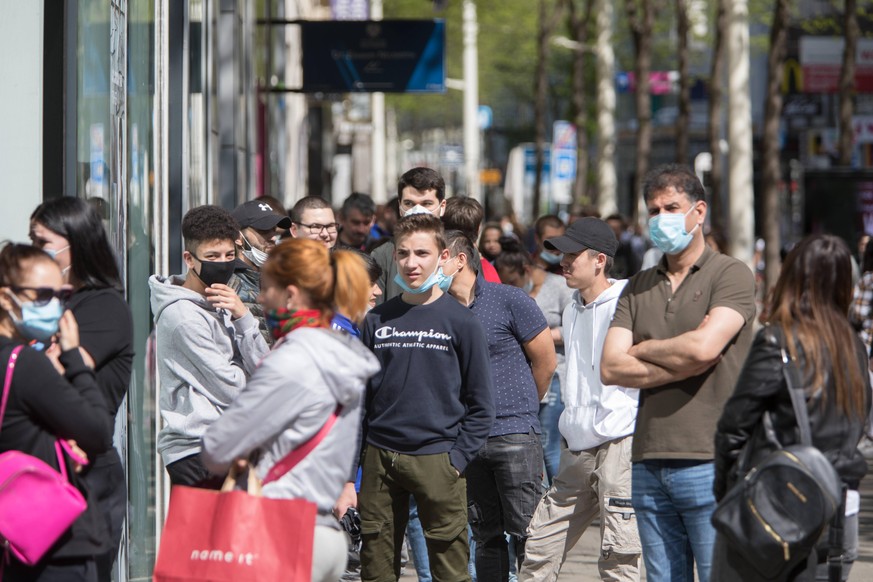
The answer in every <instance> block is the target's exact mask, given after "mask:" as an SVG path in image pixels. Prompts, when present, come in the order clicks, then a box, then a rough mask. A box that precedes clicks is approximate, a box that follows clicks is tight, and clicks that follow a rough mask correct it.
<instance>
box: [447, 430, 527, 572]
mask: <svg viewBox="0 0 873 582" xmlns="http://www.w3.org/2000/svg"><path fill="white" fill-rule="evenodd" d="M542 459H543V450H542V446H541V445H540V437H539V435H538V434H536V433H534V432H533V430H531V431H530V432H529V433H527V434H507V435H501V436H494V437H490V438H489V439H488V440H487V441H486V442H485V445H483V447H482V448H481V449H479V453H478V454H477V455H476V456H475V457H474V458H473V460H472V461H470V464H469V465H467V469H466V471H465V472H464V473H465V474H466V476H467V502H468V504H469V518H470V526H471V527H472V528H473V538H474V539H475V540H476V575H477V578H478V580H480V581H481V582H485V581H487V582H491V581H495V582H506V581H507V580H508V578H509V544H508V543H507V538H506V535H505V534H507V533H508V534H510V540H511V542H510V543H512V544H514V546H515V551H516V557H517V560H518V561H519V562H520V561H522V560H524V543H525V541H526V540H527V526H528V524H529V523H530V519H531V517H532V516H533V512H534V510H535V509H536V506H537V503H538V502H539V500H540V497H541V495H542V478H543V472H542V471H543V470H542Z"/></svg>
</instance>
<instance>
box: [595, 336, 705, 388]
mask: <svg viewBox="0 0 873 582" xmlns="http://www.w3.org/2000/svg"><path fill="white" fill-rule="evenodd" d="M632 347H633V332H631V330H629V329H626V328H623V327H613V328H610V330H609V332H607V334H606V340H605V341H604V343H603V356H602V357H601V360H600V380H601V382H603V383H604V384H608V385H615V386H624V387H626V388H657V387H659V386H663V385H664V384H669V383H670V382H678V381H679V380H684V379H685V378H690V377H691V376H696V375H697V374H701V373H703V372H704V371H705V370H706V369H707V368H709V367H710V365H711V364H706V366H705V367H701V368H696V369H694V370H691V371H689V372H677V371H674V370H670V369H667V368H664V367H662V366H658V365H656V364H652V363H651V362H646V361H644V360H641V359H639V358H636V357H634V356H632V355H630V354H629V353H628V352H629V351H630V350H631V348H632Z"/></svg>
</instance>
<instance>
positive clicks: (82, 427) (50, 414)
mask: <svg viewBox="0 0 873 582" xmlns="http://www.w3.org/2000/svg"><path fill="white" fill-rule="evenodd" d="M69 296H70V289H69V288H68V287H66V286H65V285H64V283H63V278H62V275H61V271H60V269H59V268H58V265H57V264H56V263H55V262H54V261H52V259H51V258H50V257H49V255H47V254H46V253H44V252H42V251H41V250H39V249H37V248H34V247H31V246H27V245H18V244H7V245H6V246H5V247H4V248H3V249H2V251H0V366H2V370H3V372H2V379H0V380H2V381H3V382H5V381H6V376H7V374H9V373H10V369H9V362H10V358H12V357H13V356H12V353H13V351H14V350H15V349H16V348H21V351H20V352H19V353H18V354H17V359H16V360H15V361H14V363H15V365H14V371H13V373H12V381H11V385H10V388H9V396H8V401H7V406H6V411H5V414H4V416H3V421H2V425H0V452H6V451H11V450H18V451H22V452H25V453H27V454H29V455H32V456H34V457H37V458H39V459H41V460H42V461H44V462H46V463H47V464H48V465H49V466H50V467H52V468H54V469H56V470H59V469H60V465H59V462H63V463H64V464H65V466H66V468H67V474H68V475H69V479H70V482H71V483H73V485H75V486H77V487H78V488H79V489H80V490H82V492H83V495H84V496H85V497H86V499H87V500H88V508H87V509H86V510H85V513H83V514H82V515H81V516H79V518H78V519H77V520H76V521H75V522H74V523H73V525H72V526H71V528H70V529H69V530H68V531H67V532H66V533H65V534H63V535H62V536H61V538H60V539H59V540H58V542H57V543H56V544H55V546H53V548H52V549H51V550H50V551H49V553H48V554H47V555H46V556H44V557H43V559H42V560H41V561H40V562H39V563H38V564H37V565H35V566H32V567H31V566H26V565H25V564H23V563H21V562H19V561H18V560H16V559H14V558H12V559H11V561H10V562H8V563H7V564H6V566H5V571H4V572H3V576H4V579H5V580H7V581H8V580H13V581H18V580H21V581H24V580H27V581H41V582H42V581H59V582H60V581H80V580H81V581H88V582H96V581H97V580H98V577H97V568H96V563H95V561H94V556H96V555H99V554H102V553H104V552H105V551H106V550H107V549H108V546H109V540H108V535H107V531H106V522H105V520H104V519H103V518H102V516H101V515H100V508H99V506H97V504H96V503H92V500H93V497H91V496H89V495H88V494H87V487H86V485H84V484H83V483H82V482H81V479H80V478H79V477H78V476H77V475H76V473H75V470H76V467H75V465H74V463H73V462H72V461H71V460H70V459H69V458H67V457H63V458H62V460H59V458H58V455H57V453H56V451H55V441H56V440H57V439H65V440H66V439H71V440H74V441H75V443H76V446H77V447H78V448H79V449H80V450H81V451H83V452H84V453H85V454H86V455H87V457H88V458H89V459H95V458H98V457H99V456H100V455H101V454H103V453H104V452H105V451H106V450H107V449H109V448H110V447H111V446H112V424H111V423H110V415H109V410H108V407H107V405H106V400H105V399H104V398H103V396H102V395H101V394H100V390H99V388H98V386H97V381H96V379H95V377H94V373H93V371H92V370H91V369H90V368H89V367H88V366H87V365H85V362H84V360H83V357H82V353H81V352H80V350H79V330H78V327H77V325H76V319H75V317H73V314H72V313H71V312H69V311H65V309H64V304H65V303H66V301H67V300H68V298H69ZM52 336H56V337H57V341H58V346H59V349H58V355H57V356H56V361H55V362H52V361H51V360H50V357H49V356H48V355H46V354H45V353H42V352H40V351H38V350H36V349H33V348H31V347H28V346H27V344H28V343H30V342H32V341H34V340H35V341H39V342H48V341H49V339H50V338H51V337H52ZM56 368H60V369H61V370H63V375H61V374H59V373H58V371H57V369H56Z"/></svg>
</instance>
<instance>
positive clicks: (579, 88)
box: [535, 0, 859, 285]
mask: <svg viewBox="0 0 873 582" xmlns="http://www.w3.org/2000/svg"><path fill="white" fill-rule="evenodd" d="M669 1H670V0H623V9H624V20H625V24H626V26H627V32H628V33H629V36H630V39H631V40H632V46H633V58H634V77H635V99H634V102H635V107H636V127H637V130H636V161H635V172H634V173H635V181H634V186H633V196H634V205H633V208H634V219H635V220H638V221H639V220H641V219H642V217H643V216H644V214H641V212H640V211H641V210H642V207H641V200H640V198H641V192H642V187H641V181H642V178H643V177H644V176H645V174H646V173H647V172H648V170H649V160H650V157H651V148H652V119H651V109H652V105H651V96H650V86H649V77H650V73H651V71H652V58H653V55H654V52H655V51H654V48H653V44H654V40H655V39H654V37H655V34H656V24H655V23H656V22H661V23H663V22H664V21H663V19H661V18H660V16H661V15H662V14H663V13H664V11H665V10H666V9H667V8H672V17H673V19H674V22H673V23H672V24H671V26H672V27H673V31H675V39H676V46H675V51H676V52H675V63H676V68H677V69H678V74H679V83H678V84H679V91H678V116H677V119H676V123H675V127H674V135H675V159H676V161H677V162H678V163H689V162H690V160H689V127H690V114H691V96H690V87H691V78H690V75H689V62H690V54H689V40H690V38H689V37H690V28H691V27H690V19H689V6H688V1H687V0H672V6H670V5H669V4H668V2H669ZM730 1H731V0H712V3H714V6H711V8H714V11H713V12H714V15H713V17H712V23H713V26H712V30H713V34H712V37H711V46H712V51H711V57H710V76H709V79H708V83H707V89H708V95H709V103H708V105H709V112H708V133H709V135H708V143H709V149H710V152H711V153H712V154H713V155H712V168H711V176H710V178H711V179H710V186H711V191H710V195H711V198H710V200H711V217H712V220H713V222H714V225H715V226H716V227H717V228H720V229H722V230H725V229H729V227H730V225H729V224H725V218H724V213H723V207H724V205H723V195H724V193H723V192H722V191H721V184H722V183H723V175H724V168H723V163H722V156H721V155H720V153H719V152H720V150H721V148H720V145H719V144H720V143H721V142H722V141H723V140H724V138H725V136H724V135H723V134H722V126H723V124H722V118H723V115H724V114H723V108H724V98H723V96H724V84H725V82H726V79H725V52H726V51H725V39H726V37H727V26H728V13H729V9H730V4H729V2H730ZM538 2H539V14H540V19H539V32H538V35H537V45H538V49H539V50H538V62H537V75H536V110H537V115H536V119H537V123H536V145H537V152H538V158H537V165H538V167H537V181H536V188H537V190H536V192H535V197H536V198H535V208H537V207H538V204H536V203H537V202H538V200H539V185H540V183H541V182H540V175H541V171H542V170H541V165H540V164H541V160H542V151H543V149H544V147H545V142H546V135H545V122H544V117H545V115H544V111H545V104H546V95H545V91H546V86H545V78H546V71H547V69H548V46H549V37H550V36H551V35H552V34H554V31H555V29H556V27H557V24H558V22H559V19H560V15H561V14H564V13H566V14H567V21H568V29H569V31H570V32H571V35H572V39H573V40H574V41H575V42H576V43H578V44H577V47H578V48H577V50H576V51H575V55H574V65H573V69H572V70H573V82H572V87H573V99H572V108H573V117H572V118H573V119H574V121H575V124H576V126H577V128H578V129H579V131H578V133H577V136H578V144H577V147H578V150H577V151H578V166H577V168H578V172H577V178H576V184H575V187H574V193H575V199H576V200H577V202H584V203H593V204H597V203H598V200H599V197H600V196H601V195H602V194H604V193H603V192H600V191H599V190H598V189H597V188H596V187H594V188H592V187H591V186H590V184H591V180H590V176H589V165H588V163H587V158H588V153H587V152H588V147H587V146H588V133H589V129H590V125H591V124H590V123H589V119H590V106H589V103H590V102H589V100H588V99H587V98H586V83H585V77H586V71H587V70H590V69H591V68H592V67H591V63H590V61H591V60H592V59H596V58H597V57H598V55H597V54H596V53H597V51H603V50H613V48H614V47H613V46H602V45H595V46H592V45H590V44H589V38H590V36H591V31H592V30H594V31H595V34H596V28H597V23H596V22H595V21H594V20H593V19H592V6H593V5H594V3H595V0H538ZM754 8H755V9H756V10H758V11H759V12H760V11H761V10H763V9H765V8H766V5H764V4H761V3H758V4H756V5H755V6H754ZM790 9H791V4H790V3H789V1H788V0H774V1H773V2H772V3H771V10H772V17H771V18H770V19H769V20H770V35H769V45H768V59H767V64H768V71H767V74H768V83H767V100H766V103H765V123H764V134H763V140H762V152H761V153H762V157H763V160H762V162H763V163H762V168H763V173H762V192H761V196H762V202H763V204H762V208H763V216H762V217H761V224H762V226H763V228H762V232H763V235H764V239H765V242H766V243H767V252H766V262H767V272H766V279H767V282H768V285H769V284H771V283H773V282H775V280H776V278H777V277H778V272H779V264H780V257H779V249H780V248H781V240H780V232H779V224H780V220H779V218H780V208H779V193H780V188H781V185H782V182H783V171H782V164H781V160H780V148H779V125H780V119H781V113H782V93H781V85H782V78H783V64H784V61H785V54H786V41H787V31H788V26H789V22H790V20H791V13H790ZM842 9H843V19H842V22H841V26H839V25H837V26H834V27H833V28H836V29H842V30H843V31H845V33H844V35H845V39H846V43H845V51H844V56H843V66H842V72H841V77H840V85H839V92H840V108H839V112H840V119H839V121H840V140H839V160H840V164H841V165H844V166H848V165H849V163H850V160H851V155H852V148H853V145H854V144H853V130H852V114H853V99H852V97H853V94H854V76H855V53H856V47H857V41H858V37H859V28H858V21H857V5H856V0H845V2H844V5H843V7H842ZM820 25H821V23H819V26H820ZM589 92H590V91H589ZM600 161H602V160H599V162H600Z"/></svg>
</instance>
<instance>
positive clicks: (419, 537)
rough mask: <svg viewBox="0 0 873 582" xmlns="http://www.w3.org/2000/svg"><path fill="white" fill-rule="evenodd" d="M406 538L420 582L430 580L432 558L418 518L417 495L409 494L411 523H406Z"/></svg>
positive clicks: (428, 581)
mask: <svg viewBox="0 0 873 582" xmlns="http://www.w3.org/2000/svg"><path fill="white" fill-rule="evenodd" d="M406 539H407V540H409V550H410V551H411V552H412V561H413V563H414V565H415V573H416V574H418V581H419V582H430V581H431V577H430V560H428V559H427V541H426V540H425V539H424V530H423V529H422V527H421V521H420V520H419V519H418V505H416V503H415V497H413V496H412V495H410V496H409V523H408V524H406Z"/></svg>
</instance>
